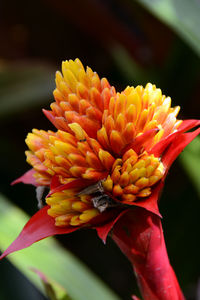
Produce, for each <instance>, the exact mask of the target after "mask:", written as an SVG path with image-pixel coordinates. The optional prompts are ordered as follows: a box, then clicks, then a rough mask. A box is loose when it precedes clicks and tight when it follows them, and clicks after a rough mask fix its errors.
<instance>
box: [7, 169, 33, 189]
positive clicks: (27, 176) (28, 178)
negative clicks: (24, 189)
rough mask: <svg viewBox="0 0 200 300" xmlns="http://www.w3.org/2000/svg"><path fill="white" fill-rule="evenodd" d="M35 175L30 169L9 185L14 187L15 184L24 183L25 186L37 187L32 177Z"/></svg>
mask: <svg viewBox="0 0 200 300" xmlns="http://www.w3.org/2000/svg"><path fill="white" fill-rule="evenodd" d="M34 173H35V170H34V169H30V170H29V171H27V172H26V173H24V174H23V175H22V176H20V177H19V178H17V179H15V180H14V181H12V182H11V185H15V184H17V183H25V184H32V185H34V186H38V184H37V182H36V180H35V177H34V176H33V175H34Z"/></svg>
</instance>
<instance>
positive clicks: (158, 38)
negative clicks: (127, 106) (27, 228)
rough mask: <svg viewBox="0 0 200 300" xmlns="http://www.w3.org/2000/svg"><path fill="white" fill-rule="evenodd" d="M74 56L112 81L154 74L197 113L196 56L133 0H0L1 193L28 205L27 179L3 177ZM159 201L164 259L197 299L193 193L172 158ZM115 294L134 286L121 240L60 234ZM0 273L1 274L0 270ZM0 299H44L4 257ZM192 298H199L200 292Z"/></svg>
mask: <svg viewBox="0 0 200 300" xmlns="http://www.w3.org/2000/svg"><path fill="white" fill-rule="evenodd" d="M76 57H78V58H80V59H81V61H82V62H83V64H84V65H89V66H90V67H91V68H92V69H93V70H95V71H97V72H98V74H99V76H100V77H107V78H108V80H109V82H110V83H111V84H112V85H114V86H115V87H116V89H117V90H118V91H121V90H122V89H124V88H125V87H126V86H127V85H137V84H144V85H145V84H146V83H147V82H152V83H155V84H156V85H157V86H158V87H160V88H161V89H162V91H163V93H164V94H166V95H170V96H171V97H172V100H173V106H175V105H180V106H181V112H180V116H179V118H184V119H186V118H197V117H198V107H199V84H200V72H199V70H200V59H199V57H197V56H196V54H195V53H194V52H193V50H191V49H190V48H189V47H188V46H187V45H186V44H185V42H183V41H182V40H180V39H179V37H178V36H177V35H176V34H174V33H173V32H172V31H171V30H170V29H169V28H168V27H167V26H166V25H164V24H162V23H161V22H160V21H159V20H157V19H156V18H154V17H153V16H152V15H150V13H148V12H147V11H146V10H145V9H144V8H142V7H141V6H140V5H139V4H137V3H136V2H135V1H131V0H123V1H122V0H121V1H120V0H85V1H81V0H73V1H72V0H68V1H67V0H49V1H48V0H40V1H39V0H35V1H23V0H18V1H11V2H8V1H5V0H4V1H3V2H1V3H0V126H1V140H0V141H1V147H0V160H1V161H0V167H1V181H0V187H1V193H3V194H5V195H6V196H7V197H8V198H10V199H11V200H12V201H13V202H14V203H15V204H17V205H18V206H19V207H21V208H23V209H24V210H25V211H26V212H27V213H29V214H30V215H32V214H33V213H34V212H36V209H37V203H36V199H35V191H34V188H33V187H30V186H25V185H22V184H20V185H17V186H13V187H10V182H11V181H12V180H14V179H15V178H17V177H19V176H20V175H21V174H23V173H24V172H25V171H26V170H28V169H29V166H28V165H27V164H26V162H25V156H24V151H25V150H26V145H25V143H24V139H25V137H26V135H27V133H28V132H29V131H31V130H32V128H38V129H53V127H52V125H51V124H50V122H49V121H48V120H47V119H45V117H44V115H43V114H42V111H41V109H42V108H48V107H49V104H50V103H51V102H52V101H53V96H52V90H53V89H54V86H55V83H54V73H55V71H56V70H57V69H60V67H61V62H62V60H65V59H75V58H76ZM160 210H161V213H162V215H163V227H164V232H165V237H166V244H167V248H168V253H169V257H170V259H171V263H172V265H173V267H174V269H175V272H176V274H177V276H178V279H179V281H180V284H181V286H182V288H183V290H184V292H185V295H186V297H187V299H189V300H193V299H197V286H198V284H197V283H198V279H199V275H200V262H199V253H200V241H199V230H198V229H199V210H200V203H199V198H198V195H197V192H196V190H195V189H194V187H193V185H192V182H191V181H190V179H189V178H188V176H187V174H186V173H185V172H184V169H183V167H182V166H181V165H180V164H179V162H175V163H174V165H173V166H172V168H171V170H170V173H169V175H168V177H167V181H166V185H165V189H164V192H163V195H162V199H161V203H160ZM59 240H60V242H61V243H62V244H63V245H64V246H65V247H67V249H69V250H71V251H72V252H73V253H74V254H76V255H77V256H78V257H80V258H81V259H82V260H83V262H85V263H86V264H87V265H88V266H89V267H90V268H91V269H92V270H93V271H94V272H96V273H97V274H98V275H99V276H100V277H101V278H102V279H103V280H104V281H105V282H106V283H107V284H108V285H109V286H110V287H111V288H113V290H115V291H116V292H117V293H118V294H119V295H120V296H121V298H122V299H130V295H131V294H133V293H136V292H137V286H136V282H135V279H134V277H133V275H132V269H131V266H130V265H129V262H128V261H127V259H126V258H125V257H124V256H123V255H122V254H121V253H120V251H119V249H118V248H117V247H116V246H115V245H114V244H113V242H112V241H111V240H108V243H107V245H106V246H104V245H103V243H102V242H101V241H100V240H99V239H98V238H97V236H96V234H95V232H94V231H91V230H90V231H89V230H83V231H80V232H76V233H73V234H71V235H68V236H62V237H60V238H59ZM2 274H3V276H2ZM0 276H1V277H2V278H1V280H0V291H1V292H0V299H1V300H12V299H15V300H18V299H20V300H23V299H31V300H32V299H33V300H34V299H43V296H41V295H40V294H39V293H38V292H37V291H36V290H35V288H34V287H32V285H31V284H30V283H29V282H28V281H27V280H26V279H25V278H24V277H23V275H21V274H20V273H19V272H18V271H17V270H15V269H14V267H12V266H11V264H10V263H9V262H7V261H6V260H5V261H3V262H2V263H1V265H0ZM198 300H199V299H198Z"/></svg>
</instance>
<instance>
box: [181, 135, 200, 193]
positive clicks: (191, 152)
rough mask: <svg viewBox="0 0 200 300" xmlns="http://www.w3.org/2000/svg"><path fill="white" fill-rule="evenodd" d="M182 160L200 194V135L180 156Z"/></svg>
mask: <svg viewBox="0 0 200 300" xmlns="http://www.w3.org/2000/svg"><path fill="white" fill-rule="evenodd" d="M180 161H181V163H182V165H183V167H184V168H185V170H186V172H187V173H188V175H189V176H190V178H191V180H192V183H193V184H194V187H195V188H196V190H197V192H198V194H199V195H200V176H199V170H200V137H196V138H195V140H194V141H192V143H190V144H189V145H188V146H187V147H186V149H185V150H184V151H183V153H182V154H181V156H180Z"/></svg>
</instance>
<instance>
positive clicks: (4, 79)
mask: <svg viewBox="0 0 200 300" xmlns="http://www.w3.org/2000/svg"><path fill="white" fill-rule="evenodd" d="M54 87H55V83H54V72H53V71H52V69H51V68H50V67H49V66H47V65H44V64H38V63H37V64H33V63H32V64H31V63H29V64H28V63H26V64H25V63H18V64H13V65H8V66H7V65H5V66H4V65H3V66H1V68H0V117H1V118H2V117H7V116H10V115H12V114H15V113H18V112H21V111H24V110H26V109H27V108H29V107H34V106H36V105H40V104H41V103H45V102H46V101H47V100H48V99H51V98H52V97H53V96H52V91H53V89H54Z"/></svg>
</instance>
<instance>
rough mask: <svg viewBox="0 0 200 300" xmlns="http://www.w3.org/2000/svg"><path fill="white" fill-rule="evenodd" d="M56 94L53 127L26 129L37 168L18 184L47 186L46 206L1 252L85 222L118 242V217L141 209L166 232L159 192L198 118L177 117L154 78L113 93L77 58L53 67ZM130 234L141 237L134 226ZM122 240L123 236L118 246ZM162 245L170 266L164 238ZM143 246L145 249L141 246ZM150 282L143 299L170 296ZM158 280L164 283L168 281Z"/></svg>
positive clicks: (29, 153) (30, 155)
mask: <svg viewBox="0 0 200 300" xmlns="http://www.w3.org/2000/svg"><path fill="white" fill-rule="evenodd" d="M54 98H55V102H54V103H52V104H51V110H49V111H47V110H44V113H45V115H46V116H47V117H48V119H49V120H50V121H51V122H52V123H53V124H54V125H55V127H56V131H54V132H53V131H44V130H38V129H33V131H32V133H29V134H28V136H27V139H26V144H27V145H28V147H29V150H28V151H26V157H27V162H28V163H29V164H30V165H31V166H32V168H33V169H32V170H30V171H28V172H27V173H26V174H25V175H24V176H22V177H20V178H19V179H17V180H16V181H15V182H14V183H18V182H24V183H30V184H33V185H36V186H44V187H47V188H48V189H49V194H48V195H47V197H46V204H47V205H46V206H45V207H44V208H43V209H42V210H40V211H39V212H38V213H36V214H35V216H33V217H32V218H31V219H30V221H29V222H28V223H27V224H26V226H25V227H24V229H23V230H22V232H21V234H20V235H19V237H18V238H17V239H16V241H15V242H14V243H13V244H12V245H11V246H10V247H9V248H8V249H7V250H6V251H5V253H4V254H3V255H2V256H1V258H2V257H4V256H6V255H7V254H9V253H11V252H14V251H17V250H20V249H23V248H25V247H27V246H30V245H31V244H32V243H34V242H36V241H38V240H40V239H43V238H45V237H47V236H51V235H55V234H64V233H69V232H72V231H74V230H77V229H79V228H81V227H92V228H96V229H97V233H98V234H99V236H100V237H101V238H102V240H103V241H104V242H105V240H106V237H107V235H108V233H109V232H110V231H111V230H112V228H113V227H114V240H116V238H115V237H116V236H118V232H120V230H121V229H120V230H119V231H117V228H118V227H120V225H119V224H121V223H120V222H121V221H120V218H121V216H123V217H122V220H125V219H126V215H129V216H130V215H131V214H132V212H133V214H132V216H134V214H135V215H137V212H138V213H139V214H142V212H143V213H144V216H146V215H147V216H150V217H151V216H152V218H154V219H155V220H156V221H155V226H153V227H152V224H150V225H149V226H151V230H152V231H154V229H155V230H158V231H159V232H162V227H161V223H160V213H159V210H158V198H159V195H160V192H161V190H162V187H163V184H164V179H165V177H166V175H167V172H168V170H169V167H170V165H171V164H172V163H173V161H174V160H175V159H176V157H177V156H178V155H179V154H180V152H181V151H182V150H183V149H184V148H185V147H186V146H187V144H188V143H190V142H191V141H192V140H193V139H194V138H195V137H196V136H197V135H198V134H199V132H200V128H198V129H196V130H194V131H192V132H188V133H185V132H186V131H188V130H190V129H192V128H194V127H198V126H199V125H200V121H198V120H186V121H182V120H178V119H177V114H178V112H179V109H180V107H178V106H177V107H174V108H172V107H171V99H170V97H166V96H165V95H162V92H161V90H160V89H158V88H156V86H155V85H152V84H150V83H148V84H147V85H146V87H145V88H144V87H142V86H137V87H136V88H134V87H127V88H126V89H125V90H124V91H122V92H121V93H119V92H116V91H115V88H114V87H112V86H111V85H110V84H109V83H108V81H107V80H106V79H105V78H103V79H100V78H99V76H98V75H97V73H96V72H93V71H92V70H91V69H90V68H89V67H87V69H86V70H85V69H84V67H83V65H82V63H81V62H80V61H79V60H78V59H76V60H75V61H72V60H69V61H65V62H63V64H62V74H61V73H60V72H57V73H56V89H55V91H54ZM140 219H141V221H139V220H138V218H137V220H138V222H140V223H139V224H138V228H143V223H144V222H145V224H146V218H143V217H141V218H140ZM127 222H128V221H127ZM122 223H123V222H122ZM129 223H130V226H131V224H132V223H131V222H129ZM115 224H116V225H115ZM148 224H149V223H148ZM156 224H157V225H156ZM145 226H146V225H145ZM131 228H132V227H131ZM141 230H143V229H141ZM133 233H134V234H135V238H138V239H140V238H141V234H140V232H138V231H137V228H135V229H134V228H133ZM134 234H133V235H132V236H134ZM161 236H162V241H164V239H163V235H161ZM148 238H150V236H149V237H148V236H146V237H145V239H146V240H147V241H146V242H147V243H148V242H149V241H148ZM122 241H123V235H121V234H120V241H119V240H117V244H119V246H120V248H123V247H121V245H122ZM123 243H124V241H123ZM163 243H164V242H163ZM136 246H137V245H136ZM157 246H158V243H156V244H155V249H154V244H153V246H152V247H153V248H152V252H151V253H150V252H148V255H150V256H151V255H154V254H153V250H155V251H159V250H156V249H157V248H159V247H157ZM126 247H127V245H126ZM134 247H135V246H134V244H133V248H134ZM123 249H124V248H123ZM126 251H130V249H128V250H127V249H126ZM126 251H124V250H123V252H125V253H126ZM131 251H135V250H134V249H132V250H131ZM162 251H163V252H162V253H164V254H163V255H164V257H165V258H166V262H167V264H168V266H169V269H170V272H172V271H171V270H172V269H171V266H170V264H169V261H168V257H167V253H166V249H165V244H163V247H162ZM140 252H141V255H143V253H142V249H140ZM128 257H129V255H128ZM159 257H160V256H159ZM129 258H130V257H129ZM131 262H132V263H133V265H135V261H134V260H133V261H131ZM157 263H158V264H159V261H157ZM152 267H153V266H152ZM135 270H136V273H137V268H135ZM146 271H147V270H146V269H145V272H146ZM150 274H153V272H152V270H150ZM170 274H171V273H170ZM145 276H146V275H144V278H145ZM152 276H153V275H152ZM166 276H168V275H166ZM168 279H169V280H167V281H166V282H167V284H169V282H173V284H174V290H176V292H177V293H176V298H173V299H174V300H176V299H177V300H181V299H183V298H182V293H181V292H179V286H178V283H177V284H175V283H174V282H175V280H176V277H175V275H173V276H171V275H170V276H169V278H168ZM145 280H146V279H145ZM145 280H144V284H143V283H141V282H140V285H141V289H142V291H143V295H144V298H145V299H149V300H150V299H151V300H154V299H163V300H167V299H172V298H169V296H167V298H166V297H164V296H163V298H161V297H160V296H159V295H160V292H159V293H158V291H153V290H154V288H155V286H157V285H158V282H157V281H158V278H157V277H156V276H154V278H153V279H152V281H153V283H152V282H151V284H150V285H151V286H150V287H148V289H149V288H150V290H151V292H152V295H153V294H154V293H156V296H155V297H154V298H153V296H152V297H151V296H147V294H148V292H147V291H146V290H145V289H146V287H145V286H146V281H145ZM155 281H156V282H157V283H156V284H155ZM160 284H161V285H163V286H162V288H163V289H165V288H166V286H165V282H161V283H160ZM157 293H158V294H157ZM150 294H151V293H150ZM174 295H175V294H174ZM178 295H179V296H178ZM170 297H171V296H170Z"/></svg>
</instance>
